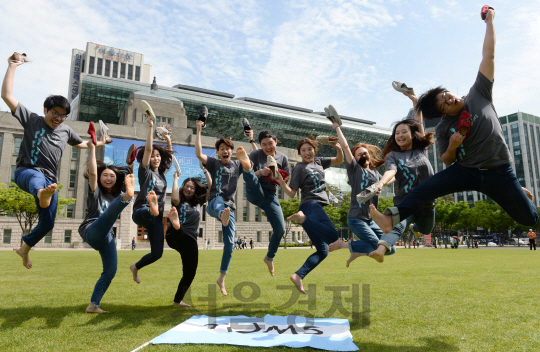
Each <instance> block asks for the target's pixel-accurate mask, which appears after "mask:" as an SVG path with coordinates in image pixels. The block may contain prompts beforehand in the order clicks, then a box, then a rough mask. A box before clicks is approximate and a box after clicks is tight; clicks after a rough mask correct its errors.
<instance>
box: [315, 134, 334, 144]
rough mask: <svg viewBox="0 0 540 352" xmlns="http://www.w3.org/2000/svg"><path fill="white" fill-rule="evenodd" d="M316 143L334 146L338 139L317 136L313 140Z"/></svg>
mask: <svg viewBox="0 0 540 352" xmlns="http://www.w3.org/2000/svg"><path fill="white" fill-rule="evenodd" d="M315 139H316V140H317V142H319V144H320V145H329V144H336V143H337V141H338V139H337V138H333V137H328V136H317V138H315Z"/></svg>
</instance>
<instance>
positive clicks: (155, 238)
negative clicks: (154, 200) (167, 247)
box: [131, 207, 165, 270]
mask: <svg viewBox="0 0 540 352" xmlns="http://www.w3.org/2000/svg"><path fill="white" fill-rule="evenodd" d="M131 218H132V219H133V222H134V223H136V224H137V225H139V226H142V227H144V228H146V230H147V231H148V239H149V240H150V253H148V254H146V255H145V256H144V257H142V258H141V260H139V261H138V262H137V263H135V267H136V268H137V270H140V269H142V268H144V267H145V266H147V265H150V264H152V263H153V262H155V261H157V260H159V259H160V258H161V256H162V255H163V245H164V243H165V233H164V230H163V215H162V214H161V213H160V214H159V215H158V216H154V215H152V214H151V213H150V208H149V207H143V208H139V209H137V210H134V211H133V215H132V216H131Z"/></svg>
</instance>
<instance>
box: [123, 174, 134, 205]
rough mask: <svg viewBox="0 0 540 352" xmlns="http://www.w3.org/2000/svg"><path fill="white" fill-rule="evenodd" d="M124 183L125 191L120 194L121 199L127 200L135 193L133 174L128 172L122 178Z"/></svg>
mask: <svg viewBox="0 0 540 352" xmlns="http://www.w3.org/2000/svg"><path fill="white" fill-rule="evenodd" d="M124 185H125V186H126V192H125V193H124V194H123V195H122V201H123V202H127V201H128V200H130V199H131V198H132V197H133V195H134V194H135V176H134V175H133V174H128V175H127V176H126V178H125V180H124Z"/></svg>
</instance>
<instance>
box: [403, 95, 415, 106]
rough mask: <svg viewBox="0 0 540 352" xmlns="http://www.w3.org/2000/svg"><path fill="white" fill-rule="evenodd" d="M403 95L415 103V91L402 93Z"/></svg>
mask: <svg viewBox="0 0 540 352" xmlns="http://www.w3.org/2000/svg"><path fill="white" fill-rule="evenodd" d="M403 95H405V96H406V97H407V98H409V99H411V100H412V102H413V104H414V105H416V103H417V102H418V97H417V96H416V94H415V93H413V94H409V93H403Z"/></svg>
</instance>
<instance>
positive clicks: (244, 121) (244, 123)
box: [242, 117, 251, 137]
mask: <svg viewBox="0 0 540 352" xmlns="http://www.w3.org/2000/svg"><path fill="white" fill-rule="evenodd" d="M242 126H243V127H244V135H245V136H246V137H247V133H246V132H247V131H251V126H250V124H249V121H248V119H246V118H245V117H244V118H243V119H242Z"/></svg>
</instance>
